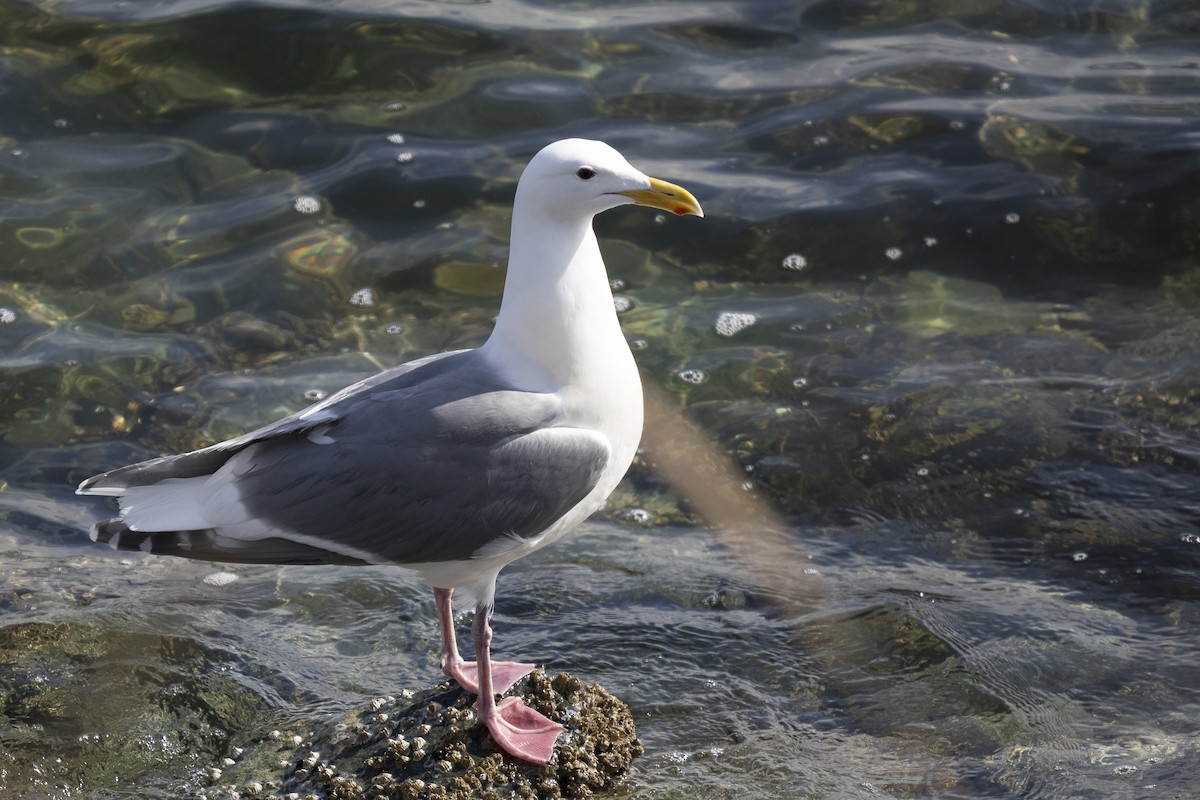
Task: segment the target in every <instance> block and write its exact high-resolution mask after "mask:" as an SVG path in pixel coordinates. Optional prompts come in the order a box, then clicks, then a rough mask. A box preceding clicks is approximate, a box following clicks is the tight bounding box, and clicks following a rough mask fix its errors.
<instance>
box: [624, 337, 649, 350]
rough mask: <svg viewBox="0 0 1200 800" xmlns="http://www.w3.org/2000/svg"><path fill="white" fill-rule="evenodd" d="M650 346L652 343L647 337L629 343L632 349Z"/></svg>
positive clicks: (642, 348)
mask: <svg viewBox="0 0 1200 800" xmlns="http://www.w3.org/2000/svg"><path fill="white" fill-rule="evenodd" d="M649 346H650V343H649V342H647V341H646V340H645V339H634V340H632V341H631V342H630V343H629V349H630V350H645V349H646V348H647V347H649Z"/></svg>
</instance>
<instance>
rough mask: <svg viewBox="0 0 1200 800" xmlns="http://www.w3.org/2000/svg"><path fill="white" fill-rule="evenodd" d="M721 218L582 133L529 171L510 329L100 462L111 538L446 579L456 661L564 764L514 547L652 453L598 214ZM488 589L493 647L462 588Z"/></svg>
mask: <svg viewBox="0 0 1200 800" xmlns="http://www.w3.org/2000/svg"><path fill="white" fill-rule="evenodd" d="M628 204H633V205H639V206H646V207H649V208H654V209H659V210H662V211H667V212H670V213H673V214H676V215H680V216H682V215H687V214H693V215H696V216H698V217H702V216H704V212H703V211H702V210H701V208H700V204H699V203H698V202H697V201H696V198H695V197H693V196H692V194H691V193H689V192H688V191H687V190H686V189H683V188H681V187H679V186H676V185H674V184H671V183H667V182H666V181H662V180H658V179H657V178H650V177H647V176H646V175H644V174H642V173H641V172H639V171H638V170H636V169H634V168H633V167H632V166H630V164H629V162H628V161H626V160H625V158H624V157H623V156H622V155H621V154H620V153H619V152H617V151H616V150H615V149H613V148H612V147H610V146H609V145H607V144H605V143H603V142H598V141H589V140H584V139H564V140H562V141H558V142H554V143H552V144H550V145H547V146H546V147H545V148H543V149H542V150H541V151H540V152H538V153H537V155H535V156H534V157H533V159H532V160H531V161H530V162H529V165H528V166H527V167H526V168H525V171H524V172H523V173H522V175H521V178H520V180H519V181H518V183H517V190H516V199H515V201H514V203H513V213H512V237H511V243H510V251H509V264H508V274H507V278H506V280H505V286H504V295H503V298H502V300H501V305H500V313H499V316H498V317H497V318H496V324H495V327H494V328H493V330H492V333H491V335H490V336H489V337H488V339H487V341H486V342H484V343H483V345H481V346H480V347H478V348H476V349H473V350H456V351H452V352H446V353H438V354H435V355H431V356H426V357H424V358H418V359H417V360H415V361H410V362H408V363H406V364H401V365H400V366H397V367H392V368H391V369H388V370H386V371H384V372H381V373H379V374H377V375H374V376H372V377H370V378H367V379H365V380H363V381H360V382H358V383H356V384H354V385H352V386H349V387H347V388H345V389H342V390H341V391H339V392H337V393H336V394H333V395H331V396H330V397H328V398H327V399H325V400H324V401H322V402H320V403H317V404H315V405H312V406H309V407H308V408H306V409H304V410H303V411H300V412H297V413H295V414H292V415H291V416H289V417H285V418H284V419H281V420H278V421H277V422H273V423H271V424H269V425H266V426H265V427H262V428H259V429H258V430H255V431H251V432H250V433H247V434H245V435H243V436H238V437H236V438H234V439H230V440H228V441H224V442H220V443H218V444H214V445H212V446H210V447H206V448H203V449H201V450H195V451H192V452H189V453H182V454H178V455H171V456H165V457H162V458H156V459H153V460H150V461H143V462H141V463H138V464H132V465H129V466H125V467H121V468H120V469H114V470H112V471H110V472H105V473H103V474H101V475H96V476H94V477H91V478H88V479H87V480H85V481H83V482H82V483H81V484H80V485H79V489H78V490H77V493H78V494H83V495H103V496H109V497H116V498H117V500H118V503H119V508H120V512H119V515H118V516H117V517H115V518H113V519H108V520H104V521H101V522H98V523H97V524H96V525H95V526H94V528H93V530H92V534H91V535H92V538H93V539H94V540H95V541H97V542H102V543H107V544H108V545H110V546H112V547H113V548H115V549H118V550H140V551H143V552H149V553H155V554H162V555H174V556H183V557H186V558H193V559H203V560H207V561H223V562H235V563H255V564H384V565H397V566H401V567H406V568H408V569H411V570H415V571H416V572H417V573H418V575H419V576H420V577H421V579H422V580H423V581H424V582H425V583H427V584H428V585H429V586H431V587H432V588H433V594H434V598H435V602H436V606H437V613H438V622H439V625H440V628H441V658H440V662H441V668H442V671H443V672H444V673H445V674H446V675H447V676H448V677H451V678H453V679H454V680H455V681H457V682H458V683H459V685H461V686H462V687H463V688H464V689H465V690H466V691H468V692H470V693H472V694H475V695H478V700H477V701H476V708H477V710H478V715H479V720H480V722H481V723H482V724H483V725H485V726H486V727H487V730H488V732H489V733H490V734H491V737H492V739H493V740H494V741H495V743H496V745H497V746H498V747H499V748H500V749H501V750H503V751H505V752H507V753H509V754H511V755H512V756H515V757H517V758H520V759H524V760H526V761H529V762H532V763H535V764H546V763H548V762H549V761H550V759H551V757H552V756H553V752H554V744H555V742H556V741H557V738H558V736H559V734H560V733H561V732H562V730H563V728H562V726H561V725H559V724H558V723H556V722H553V721H552V720H550V719H548V718H547V717H545V716H543V715H542V714H541V713H539V712H538V711H535V710H534V709H532V708H530V707H529V706H528V705H527V704H526V703H525V702H524V701H523V700H522V699H521V698H519V697H507V698H504V699H503V700H499V701H498V700H497V695H503V694H504V692H506V691H507V690H508V689H509V688H510V687H511V686H512V685H513V684H514V683H516V682H517V681H518V680H520V679H521V678H522V677H524V676H525V675H527V674H528V673H529V672H531V671H532V670H533V668H534V665H533V664H523V663H516V662H507V661H492V658H491V641H492V628H491V624H490V618H491V614H492V608H493V603H494V598H495V592H496V578H497V575H498V574H499V573H500V570H501V569H503V568H504V566H505V565H507V564H509V563H510V562H512V561H515V560H516V559H518V558H521V557H523V556H527V555H529V554H530V553H532V552H534V551H535V550H539V549H540V548H542V547H545V546H547V545H549V544H551V543H552V542H554V541H556V540H558V539H560V538H561V537H563V536H564V535H565V534H567V533H568V532H569V531H571V530H572V529H573V528H575V527H576V526H577V525H578V524H579V523H580V522H582V521H583V520H584V519H585V518H586V517H588V516H589V515H590V514H592V512H594V511H596V510H597V509H598V508H599V507H600V506H601V505H603V503H604V501H605V499H606V498H607V497H608V495H609V493H610V492H611V491H612V490H613V489H614V488H615V487H616V485H617V482H618V481H619V480H620V479H621V477H622V476H623V475H624V474H625V471H626V469H628V467H629V464H630V463H631V462H632V460H633V456H634V452H635V450H636V448H637V446H638V441H639V439H640V438H641V432H642V387H641V382H640V380H639V378H638V371H637V367H636V365H635V363H634V360H633V356H632V354H631V353H630V351H629V346H628V344H627V343H626V341H625V337H624V336H623V334H622V333H621V327H620V324H619V323H618V321H617V314H616V310H615V308H614V306H613V297H612V290H611V287H610V285H609V279H608V274H607V271H606V270H605V267H604V261H603V259H602V258H601V255H600V248H599V245H598V243H597V241H596V234H595V232H594V231H593V229H592V219H593V218H594V217H595V216H596V215H597V214H599V213H600V212H602V211H607V210H608V209H611V208H614V207H616V206H621V205H628ZM455 590H460V592H461V593H462V594H465V595H468V596H469V597H470V598H472V599H473V601H474V603H475V617H474V621H473V623H472V626H471V634H472V640H473V644H474V650H475V659H476V660H475V661H473V662H471V661H465V660H464V659H463V658H462V656H461V655H460V654H459V651H458V646H457V642H456V639H455V634H454V614H453V607H452V604H451V599H452V594H453V592H454V591H455Z"/></svg>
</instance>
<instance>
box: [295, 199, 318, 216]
mask: <svg viewBox="0 0 1200 800" xmlns="http://www.w3.org/2000/svg"><path fill="white" fill-rule="evenodd" d="M292 208H294V209H296V210H297V211H299V212H300V213H301V214H315V213H317V212H318V211H320V210H321V201H320V200H318V199H317V198H315V197H313V196H312V195H311V194H302V195H300V196H299V197H297V198H296V199H295V200H293V201H292Z"/></svg>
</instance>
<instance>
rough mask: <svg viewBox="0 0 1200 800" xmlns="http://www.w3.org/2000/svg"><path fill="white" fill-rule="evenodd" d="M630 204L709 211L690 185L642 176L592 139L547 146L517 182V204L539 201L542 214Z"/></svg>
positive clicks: (596, 210) (580, 212) (585, 213)
mask: <svg viewBox="0 0 1200 800" xmlns="http://www.w3.org/2000/svg"><path fill="white" fill-rule="evenodd" d="M629 203H633V204H636V205H640V206H649V207H650V208H658V209H662V210H663V211H670V212H671V213H673V214H679V215H684V214H695V215H696V216H700V217H702V216H704V212H703V211H702V210H701V209H700V204H699V203H698V202H697V201H696V198H695V197H693V196H692V195H691V193H690V192H688V191H687V190H686V189H683V188H681V187H679V186H676V185H674V184H672V183H667V182H666V181H660V180H658V179H657V178H651V177H648V176H646V175H643V174H642V173H641V172H639V171H638V170H636V169H634V168H633V167H632V166H630V164H629V162H628V161H626V160H625V157H624V156H622V155H621V154H620V153H618V152H617V151H616V150H614V149H613V148H612V147H610V146H608V145H607V144H605V143H604V142H596V141H592V140H589V139H562V140H561V141H557V142H554V143H553V144H549V145H546V146H545V147H544V148H542V149H541V151H540V152H538V154H537V155H535V156H534V157H533V159H532V160H531V161H530V162H529V166H527V167H526V168H525V171H524V172H523V173H522V174H521V180H520V182H519V183H518V184H517V205H518V206H526V205H533V206H536V207H537V208H538V209H539V213H541V214H543V215H558V214H567V215H570V216H584V217H587V218H588V219H590V218H591V217H593V216H595V215H596V214H599V213H600V212H601V211H606V210H608V209H610V208H614V207H616V206H619V205H626V204H629Z"/></svg>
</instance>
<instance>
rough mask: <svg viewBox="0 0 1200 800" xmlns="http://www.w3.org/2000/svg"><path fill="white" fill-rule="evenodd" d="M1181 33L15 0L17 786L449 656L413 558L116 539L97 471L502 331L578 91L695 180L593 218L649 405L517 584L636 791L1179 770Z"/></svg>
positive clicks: (6, 451) (3, 49) (1187, 489)
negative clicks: (603, 479)
mask: <svg viewBox="0 0 1200 800" xmlns="http://www.w3.org/2000/svg"><path fill="white" fill-rule="evenodd" d="M1197 34H1200V12H1197V11H1196V10H1195V7H1194V4H1192V3H1190V2H1171V1H1170V0H1164V1H1163V2H1153V1H1152V0H1093V1H1085V0H1079V1H1078V2H1040V0H1024V2H1017V0H1008V1H1005V0H971V1H969V2H952V3H940V2H935V3H917V2H890V1H886V0H824V1H823V2H796V3H789V4H780V3H768V2H761V1H760V2H742V3H716V2H690V3H669V2H650V3H628V4H585V3H577V4H573V5H571V6H570V7H565V6H559V5H554V4H538V3H525V4H521V3H514V2H491V3H480V4H472V3H434V2H386V3H385V2H374V1H373V0H349V1H348V2H342V3H338V4H336V5H334V4H329V3H324V2H305V0H286V1H281V2H262V3H241V4H229V3H225V2H203V1H202V0H187V1H181V2H159V3H154V4H147V3H136V2H93V1H92V0H57V1H52V0H43V2H15V0H0V243H2V245H0V259H2V260H0V278H2V281H0V387H2V391H0V436H2V441H0V481H2V483H0V487H2V489H3V490H2V491H0V554H2V557H3V560H4V564H5V569H4V571H3V575H0V609H3V616H2V617H0V787H2V788H0V796H3V797H5V798H7V797H14V798H25V797H30V798H32V797H37V798H42V797H87V798H110V797H129V796H138V797H155V796H160V797H174V796H177V795H178V794H179V793H180V792H181V791H183V790H185V789H188V788H189V787H191V786H192V785H193V783H192V782H193V781H194V773H193V771H194V770H195V769H196V768H198V767H202V766H205V765H208V764H211V763H214V762H215V761H219V759H220V758H222V757H224V756H225V755H226V754H228V753H229V752H230V750H231V748H232V747H233V746H235V745H236V744H238V742H239V741H243V740H244V739H245V737H247V736H249V735H250V734H251V732H253V731H255V730H258V729H260V728H261V726H264V725H266V726H268V727H270V726H283V725H284V724H285V723H286V722H287V721H289V720H291V721H295V720H306V719H312V718H313V715H314V714H322V713H324V714H336V713H338V712H339V711H341V710H344V709H346V708H349V707H353V706H355V705H356V704H360V703H361V702H362V701H363V699H364V698H367V697H371V696H374V695H378V694H381V693H388V692H395V691H396V690H397V689H398V688H401V687H404V686H407V687H410V688H420V687H423V686H427V685H429V684H430V683H431V682H432V681H434V680H435V679H436V678H437V676H438V672H437V668H436V659H435V647H436V642H437V636H436V625H435V618H434V614H433V609H432V602H431V601H430V599H429V597H428V593H427V592H426V591H425V590H424V589H423V588H422V587H421V586H419V585H418V584H417V583H416V582H415V580H413V579H412V578H411V577H410V576H408V575H406V574H403V573H400V572H398V571H388V570H373V569H358V570H355V569H351V568H289V569H278V570H277V569H269V568H250V567H237V568H233V569H229V568H227V567H224V566H220V565H210V564H203V563H192V562H186V561H170V560H153V559H149V558H140V557H132V558H131V557H126V556H125V555H124V554H121V555H118V554H115V553H111V552H109V551H107V550H106V549H103V548H98V547H96V546H94V545H92V544H91V543H90V542H89V541H88V540H87V537H86V535H85V532H86V530H87V528H88V526H89V525H90V523H91V521H92V520H93V519H95V518H97V517H98V516H99V515H100V514H102V513H104V511H105V506H104V504H103V503H101V502H95V503H93V502H85V501H84V500H83V499H80V498H76V497H75V496H74V495H73V494H72V489H73V486H74V485H75V483H77V482H78V481H79V480H80V479H82V478H84V477H87V476H89V475H91V474H93V473H95V472H99V471H102V470H104V469H108V468H112V467H114V466H117V465H120V464H124V463H127V462H128V461H131V460H135V459H140V458H145V457H150V456H153V455H157V454H161V453H168V452H176V451H178V450H180V449H185V448H192V447H195V446H199V445H201V444H205V443H209V442H212V441H215V440H218V439H220V438H223V437H227V436H230V435H233V434H236V433H239V432H242V431H245V430H248V429H249V428H251V427H253V426H256V425H258V424H262V423H265V422H267V421H269V420H271V419H273V418H276V417H278V416H280V415H282V414H285V413H289V412H291V411H294V410H296V409H299V408H302V407H304V406H305V405H306V404H308V403H310V402H313V401H314V400H316V399H319V398H320V397H322V396H324V394H327V393H329V392H332V391H334V390H336V389H338V388H340V387H341V386H342V385H345V384H346V383H349V382H350V381H352V380H355V379H357V378H360V377H363V376H366V375H368V374H371V373H372V372H374V371H376V370H377V369H379V368H380V367H381V366H387V365H391V364H394V363H398V362H399V361H402V360H405V359H408V358H411V357H415V356H417V355H420V354H424V353H428V352H432V351H436V350H442V349H447V348H452V347H462V346H472V345H475V344H477V343H479V342H481V341H482V340H483V338H484V337H485V336H486V334H487V332H488V330H489V327H490V324H491V319H492V317H493V315H494V314H495V310H496V306H497V301H498V296H499V291H500V287H501V285H502V278H503V264H504V259H505V247H506V240H507V224H508V210H509V205H510V203H511V196H512V191H513V187H514V183H515V179H516V177H517V175H518V174H519V171H520V169H521V167H522V166H523V164H524V162H525V161H526V160H527V159H528V157H529V156H530V155H531V154H532V153H533V152H534V151H535V150H536V149H537V148H539V147H540V146H541V145H542V144H544V143H545V142H547V141H550V140H552V139H555V138H561V137H564V136H587V137H593V138H602V139H605V140H607V141H609V142H610V143H612V144H614V145H615V146H617V147H618V148H620V149H621V150H623V151H624V152H625V153H626V154H627V155H628V156H629V158H630V159H631V161H633V163H635V164H636V165H637V166H639V167H641V168H642V169H644V170H645V171H646V172H647V173H649V174H652V175H656V176H659V177H662V178H665V179H669V180H673V181H677V182H679V183H681V184H683V185H685V186H687V187H688V188H690V189H692V190H693V191H694V192H695V194H696V195H697V197H699V198H700V200H701V202H702V203H703V204H704V207H705V210H706V212H707V214H708V217H707V218H706V219H704V220H703V221H700V220H690V219H689V220H675V219H670V220H663V219H661V218H656V217H655V216H654V215H653V214H648V213H645V212H639V211H635V210H628V209H622V210H618V211H615V212H612V213H610V214H608V215H606V216H604V217H603V218H602V219H601V220H600V221H599V223H598V226H597V227H598V230H599V232H600V234H601V238H602V240H603V244H604V249H605V252H606V259H607V262H608V265H609V269H610V273H611V277H612V278H613V279H614V280H615V281H619V283H617V284H616V286H617V294H618V296H619V302H621V303H622V306H623V307H624V309H625V310H624V311H623V312H622V318H623V320H624V322H625V325H626V328H627V331H628V333H629V337H630V339H631V341H633V342H634V347H635V355H636V356H637V358H638V359H639V362H640V363H641V365H642V366H643V368H644V374H645V382H646V383H647V386H648V388H649V389H650V390H651V401H652V403H653V405H652V410H653V412H654V414H655V415H656V416H655V418H656V420H657V422H656V424H654V425H652V426H650V427H649V428H648V432H647V436H646V439H645V442H644V444H645V451H644V453H643V454H642V457H641V458H640V459H639V461H638V463H637V464H636V465H635V467H634V469H633V470H632V471H631V474H630V477H629V479H628V480H627V481H626V482H625V484H623V486H622V488H621V489H620V490H619V491H618V493H617V495H615V496H614V498H613V500H612V502H611V503H610V506H609V508H608V509H607V510H606V512H605V513H604V514H603V515H601V517H603V518H597V519H596V520H593V521H592V522H590V523H589V524H588V525H587V526H585V530H584V535H581V536H579V537H577V538H575V539H574V540H572V541H570V542H568V543H565V544H562V545H559V546H556V547H555V548H553V549H551V550H549V551H544V552H542V553H539V554H538V555H537V556H535V557H533V558H530V559H528V560H527V561H525V562H520V563H518V564H514V565H513V566H512V567H511V568H509V569H508V570H507V571H506V572H505V574H504V576H502V578H501V584H500V593H499V600H498V613H497V646H498V648H499V649H500V650H501V651H503V652H504V653H506V654H508V653H511V654H513V655H514V656H518V657H520V658H526V659H538V660H541V661H543V662H544V663H546V664H547V665H548V666H549V667H550V668H551V669H552V670H555V671H557V670H570V671H571V672H573V673H574V674H576V675H579V676H580V677H582V678H584V679H585V680H588V681H597V682H600V683H602V684H603V685H605V686H606V687H607V688H608V689H609V690H610V691H612V692H613V693H614V694H616V695H618V696H620V697H622V698H623V699H625V700H626V701H627V702H628V703H629V704H630V706H631V707H632V709H633V711H634V715H635V718H636V720H637V723H638V726H639V732H640V734H641V736H642V738H643V739H644V741H645V744H646V749H647V755H646V757H645V758H643V759H642V760H641V761H640V762H638V764H637V766H636V767H635V772H634V773H633V774H632V775H631V777H630V780H629V783H628V786H627V787H626V788H625V789H624V790H622V792H621V793H620V794H621V796H629V797H644V798H683V797H695V796H704V797H729V798H750V797H762V798H776V797H789V798H790V797H806V798H807V797H814V798H816V797H887V796H894V797H1001V798H1003V797H1038V798H1063V797H1078V798H1114V797H1121V798H1134V797H1147V798H1151V797H1162V798H1182V797H1193V796H1195V792H1196V789H1195V786H1196V785H1197V782H1198V781H1200V736H1198V733H1200V723H1197V720H1198V719H1200V703H1198V700H1200V698H1198V697H1197V681H1196V674H1197V673H1196V669H1195V663H1196V659H1197V655H1198V651H1200V636H1198V635H1197V630H1198V627H1197V623H1198V622H1200V605H1198V603H1197V599H1198V598H1197V595H1198V591H1197V590H1198V588H1200V581H1198V579H1197V569H1198V568H1200V526H1198V523H1200V440H1198V438H1197V436H1196V432H1195V431H1196V423H1197V412H1196V406H1195V401H1196V397H1197V386H1200V381H1198V377H1200V376H1198V374H1197V373H1198V369H1200V361H1198V359H1197V354H1198V344H1197V342H1198V341H1200V338H1198V337H1200V323H1198V322H1197V316H1196V310H1197V306H1200V271H1198V269H1197V250H1200V199H1198V198H1200V191H1198V190H1200V160H1198V157H1197V153H1198V152H1200V91H1198V89H1197V87H1198V86H1200V58H1198V57H1197V52H1198V51H1197ZM702 518H706V519H707V520H708V521H709V522H710V523H711V525H710V526H709V527H704V526H701V524H700V521H701V519H702ZM221 573H226V574H224V575H222V574H221ZM230 575H232V576H235V577H236V578H237V580H234V581H233V582H229V580H228V579H229V577H230Z"/></svg>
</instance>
